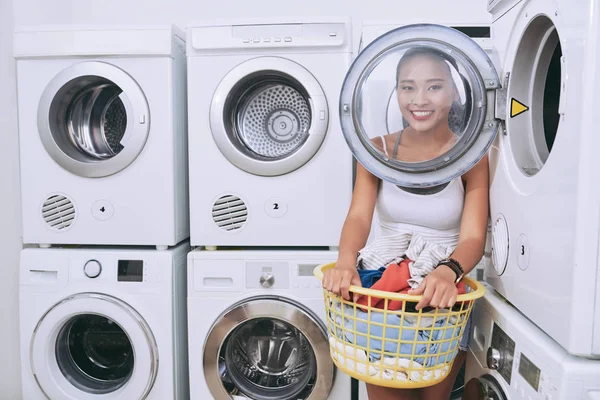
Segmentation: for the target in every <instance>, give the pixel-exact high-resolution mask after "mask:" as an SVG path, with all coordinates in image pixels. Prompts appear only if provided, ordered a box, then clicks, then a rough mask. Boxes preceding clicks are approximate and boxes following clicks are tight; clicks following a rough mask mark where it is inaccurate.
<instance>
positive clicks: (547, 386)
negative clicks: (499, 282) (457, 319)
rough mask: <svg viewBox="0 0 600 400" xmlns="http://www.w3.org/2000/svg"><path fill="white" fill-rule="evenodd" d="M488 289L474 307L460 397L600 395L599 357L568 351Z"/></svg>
mask: <svg viewBox="0 0 600 400" xmlns="http://www.w3.org/2000/svg"><path fill="white" fill-rule="evenodd" d="M487 289H488V290H487V291H486V294H485V296H484V297H483V298H481V299H479V300H477V301H476V303H475V308H474V310H473V323H474V328H473V329H474V332H473V340H472V341H471V345H470V348H469V353H468V356H467V370H466V376H467V384H466V387H465V392H464V394H463V397H462V399H463V400H479V399H482V400H483V399H494V400H516V399H531V400H537V399H540V400H542V399H543V400H593V399H598V398H600V361H599V360H589V359H585V358H580V357H576V356H573V355H570V354H568V353H567V352H566V351H565V349H564V348H562V347H561V346H560V345H559V344H558V343H557V342H556V341H554V340H553V339H551V338H550V337H549V336H548V335H547V334H546V333H544V332H543V331H542V330H540V329H539V328H538V327H537V326H536V325H535V324H533V323H532V322H531V321H529V320H528V319H527V318H526V317H525V316H524V315H523V314H521V313H520V312H519V311H518V310H517V309H516V308H514V307H513V306H512V305H511V304H510V303H508V302H507V301H506V300H505V299H504V298H503V297H502V296H500V295H499V294H498V293H497V292H496V291H495V290H494V289H493V288H491V287H489V286H488V287H487ZM557 317H558V318H560V316H557Z"/></svg>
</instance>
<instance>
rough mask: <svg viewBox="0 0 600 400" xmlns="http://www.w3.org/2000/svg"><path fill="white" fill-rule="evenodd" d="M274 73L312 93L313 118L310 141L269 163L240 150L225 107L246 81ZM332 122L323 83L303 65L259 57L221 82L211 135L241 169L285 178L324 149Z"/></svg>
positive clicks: (214, 100) (212, 113)
mask: <svg viewBox="0 0 600 400" xmlns="http://www.w3.org/2000/svg"><path fill="white" fill-rule="evenodd" d="M270 71H272V72H273V73H279V74H284V75H286V76H288V77H291V78H292V79H294V80H296V81H298V83H299V84H300V85H301V86H302V87H303V88H304V89H305V90H306V92H307V93H308V96H309V101H310V108H311V114H312V118H311V121H310V126H309V129H308V138H307V139H306V141H305V142H304V144H302V146H301V147H300V148H298V149H297V150H296V151H295V152H293V153H292V154H291V155H290V156H288V157H285V158H281V159H275V160H269V161H265V160H259V159H254V158H251V157H249V156H248V155H246V154H244V153H243V152H241V151H240V150H239V149H238V148H237V147H236V145H235V143H234V142H233V141H232V139H231V138H230V137H229V136H230V133H229V132H228V129H227V125H226V123H225V108H226V106H225V104H226V102H227V99H228V96H229V95H230V93H231V91H232V90H233V88H234V87H235V86H236V85H237V84H238V83H239V82H240V81H242V80H243V79H244V78H246V77H247V76H249V75H253V74H261V73H262V74H266V73H269V72H270ZM328 123H329V109H328V106H327V99H326V97H325V93H324V91H323V89H322V88H321V86H320V85H319V82H318V81H317V80H316V78H315V77H314V76H313V75H312V74H311V73H310V72H309V71H308V70H306V68H304V67H303V66H301V65H300V64H298V63H296V62H294V61H291V60H288V59H285V58H281V57H257V58H254V59H251V60H248V61H245V62H243V63H241V64H239V65H237V66H236V67H234V68H233V69H232V70H231V71H229V72H228V73H227V74H226V75H225V77H224V78H223V80H221V82H220V83H219V85H218V87H217V89H216V90H215V92H214V95H213V98H212V103H211V105H210V127H211V132H212V136H213V139H214V140H215V143H216V145H217V147H218V148H219V150H220V151H221V153H222V154H223V155H224V156H225V157H226V158H227V159H228V160H229V161H230V162H231V163H232V164H234V165H235V166H236V167H238V168H240V169H241V170H243V171H246V172H249V173H251V174H255V175H261V176H277V175H283V174H286V173H289V172H292V171H294V170H296V169H298V168H300V167H302V166H303V165H304V164H306V163H307V162H308V161H309V160H310V159H311V158H312V157H314V155H315V154H316V153H317V151H318V150H319V148H320V147H321V144H322V143H323V141H324V139H325V135H326V134H327V128H328ZM198 134H199V133H198Z"/></svg>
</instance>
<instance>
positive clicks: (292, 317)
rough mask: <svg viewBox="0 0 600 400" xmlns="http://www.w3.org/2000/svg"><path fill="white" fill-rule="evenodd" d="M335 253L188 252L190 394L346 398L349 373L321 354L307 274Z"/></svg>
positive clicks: (316, 289) (315, 297) (323, 337)
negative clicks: (336, 366)
mask: <svg viewBox="0 0 600 400" xmlns="http://www.w3.org/2000/svg"><path fill="white" fill-rule="evenodd" d="M336 258H337V252H335V251H316V250H217V251H205V250H195V251H192V252H191V253H190V254H189V256H188V327H189V335H188V337H189V354H190V385H191V398H192V399H197V400H205V399H209V398H212V399H216V400H229V399H231V398H232V397H233V398H242V399H262V400H286V399H287V400H292V399H294V400H324V399H332V400H337V399H350V378H349V377H348V376H347V375H345V374H343V373H341V372H339V371H337V370H336V368H335V366H334V364H333V361H332V360H331V357H330V355H329V342H328V338H327V330H326V327H325V322H324V320H325V306H324V302H323V289H322V288H321V282H320V281H319V280H318V279H317V278H315V276H314V275H313V269H314V268H315V267H316V266H318V265H320V264H324V263H327V262H331V261H335V259H336ZM235 396H238V397H235Z"/></svg>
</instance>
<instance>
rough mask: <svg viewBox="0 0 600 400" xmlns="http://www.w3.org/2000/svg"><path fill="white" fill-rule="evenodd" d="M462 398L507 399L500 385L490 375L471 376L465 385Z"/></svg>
mask: <svg viewBox="0 0 600 400" xmlns="http://www.w3.org/2000/svg"><path fill="white" fill-rule="evenodd" d="M462 399H463V400H507V398H506V395H505V394H504V391H503V390H502V387H501V386H500V384H499V383H498V381H497V380H496V378H494V377H493V376H491V375H483V376H481V377H479V378H473V379H471V380H470V381H469V382H467V384H466V385H465V389H464V392H463V395H462Z"/></svg>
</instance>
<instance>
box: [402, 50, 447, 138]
mask: <svg viewBox="0 0 600 400" xmlns="http://www.w3.org/2000/svg"><path fill="white" fill-rule="evenodd" d="M397 91H398V104H399V105H400V111H401V112H402V115H403V116H404V118H405V119H406V120H407V121H408V123H409V124H410V126H411V127H413V129H415V130H417V131H429V130H432V129H434V128H436V127H437V126H439V125H440V124H441V123H444V124H448V113H449V112H450V107H451V106H452V102H453V101H455V100H458V94H457V92H456V89H455V86H454V81H453V79H452V76H451V74H450V70H449V67H448V65H447V64H446V63H445V62H444V61H443V60H441V59H439V58H438V57H436V56H433V55H428V54H419V55H415V56H412V57H411V58H409V59H408V60H406V61H405V62H404V63H403V64H402V65H401V66H400V70H399V71H398V88H397Z"/></svg>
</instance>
